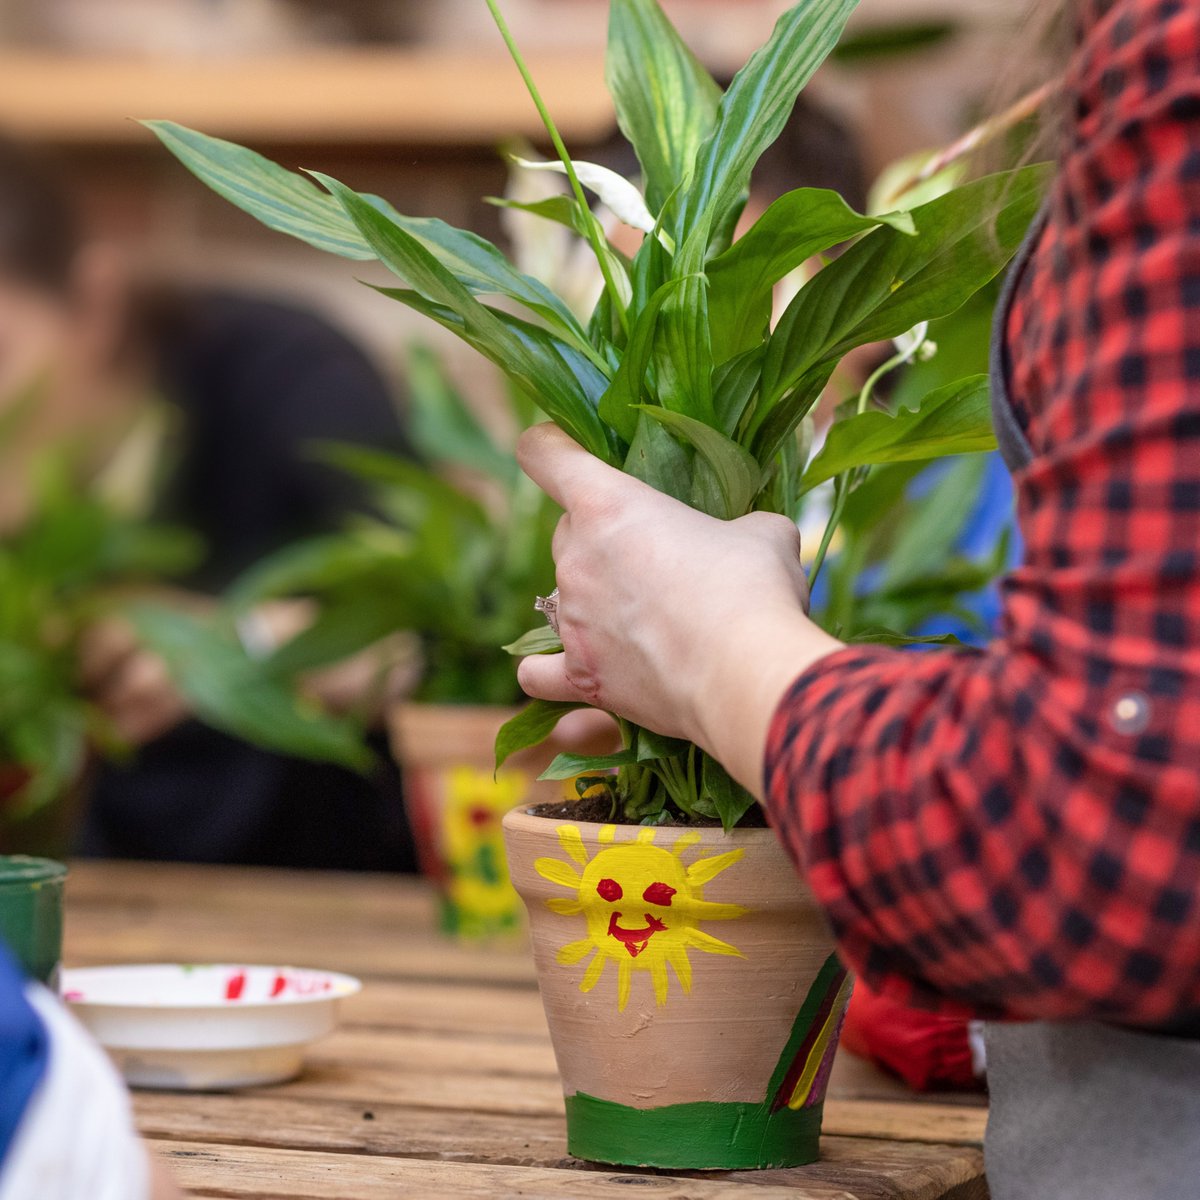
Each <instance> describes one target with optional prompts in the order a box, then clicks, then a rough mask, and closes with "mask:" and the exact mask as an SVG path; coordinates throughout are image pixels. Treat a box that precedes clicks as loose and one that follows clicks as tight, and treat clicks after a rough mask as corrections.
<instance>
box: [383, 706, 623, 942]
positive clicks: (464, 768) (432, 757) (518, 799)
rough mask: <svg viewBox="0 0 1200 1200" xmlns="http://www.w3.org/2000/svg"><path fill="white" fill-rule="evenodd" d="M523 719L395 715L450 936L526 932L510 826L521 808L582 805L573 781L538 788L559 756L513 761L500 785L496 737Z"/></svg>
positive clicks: (418, 830)
mask: <svg viewBox="0 0 1200 1200" xmlns="http://www.w3.org/2000/svg"><path fill="white" fill-rule="evenodd" d="M516 712H517V710H516V709H514V708H502V707H496V706H491V705H480V706H475V705H452V704H400V705H397V706H395V707H394V708H393V709H392V710H391V711H390V712H389V714H388V730H389V734H390V738H391V744H392V751H393V753H394V754H395V756H396V759H397V761H398V762H399V763H400V765H401V767H402V769H403V773H404V797H405V801H404V802H405V805H406V807H407V809H408V818H409V823H410V825H411V826H412V830H413V836H414V837H415V838H416V841H417V854H418V858H419V860H420V863H421V869H422V871H423V872H424V874H425V875H426V877H427V878H429V879H431V880H433V881H434V883H435V884H436V885H437V887H438V892H439V897H440V900H441V921H442V927H443V929H445V930H446V932H448V933H456V934H461V935H463V936H465V937H488V936H491V935H493V934H497V933H503V932H506V931H509V930H513V929H516V928H519V927H520V925H521V903H520V900H519V898H518V896H517V894H516V892H514V891H513V889H512V884H511V883H510V882H509V878H508V867H507V865H506V863H505V860H504V838H503V833H502V831H501V827H500V822H501V819H502V818H503V816H504V814H505V813H506V812H508V811H509V809H511V808H513V807H514V806H515V805H522V804H523V805H529V804H541V803H547V802H553V801H555V800H560V799H564V798H565V799H574V798H575V794H576V793H575V790H574V781H573V780H567V781H565V782H557V783H552V782H544V783H539V782H538V779H537V777H538V775H539V774H540V773H541V772H542V771H543V770H544V769H545V767H546V766H548V765H549V762H550V760H551V759H552V758H553V757H554V751H553V750H552V749H546V748H541V747H538V748H536V749H534V750H531V751H525V752H523V753H522V754H519V755H514V756H513V758H512V759H510V760H509V762H508V763H506V764H505V766H504V767H503V768H502V769H501V770H500V771H499V772H498V773H496V774H495V776H494V777H493V772H495V764H496V756H495V751H494V745H495V741H496V733H497V732H498V730H499V729H500V726H501V725H503V724H504V722H505V721H507V720H508V719H509V718H510V717H512V716H513V715H514V714H515V713H516ZM609 748H610V747H609V746H608V745H607V744H606V745H604V746H603V747H601V749H602V750H607V749H609Z"/></svg>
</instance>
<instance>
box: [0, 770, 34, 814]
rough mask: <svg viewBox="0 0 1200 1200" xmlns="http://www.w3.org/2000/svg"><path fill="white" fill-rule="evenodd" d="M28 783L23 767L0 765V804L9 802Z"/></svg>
mask: <svg viewBox="0 0 1200 1200" xmlns="http://www.w3.org/2000/svg"><path fill="white" fill-rule="evenodd" d="M28 782H29V772H28V771H27V770H26V769H25V768H24V767H16V766H11V765H5V764H0V804H3V803H4V802H5V801H6V800H11V799H12V798H13V796H15V795H16V794H17V793H18V792H19V791H20V790H21V789H22V788H23V787H24V786H25V785H26V784H27V783H28Z"/></svg>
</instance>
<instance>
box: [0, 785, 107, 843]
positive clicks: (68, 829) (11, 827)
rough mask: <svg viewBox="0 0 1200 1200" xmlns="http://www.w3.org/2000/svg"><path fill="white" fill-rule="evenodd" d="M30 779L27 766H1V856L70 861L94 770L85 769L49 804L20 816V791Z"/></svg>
mask: <svg viewBox="0 0 1200 1200" xmlns="http://www.w3.org/2000/svg"><path fill="white" fill-rule="evenodd" d="M29 779H30V776H29V772H28V771H27V770H26V769H25V768H24V767H20V766H14V765H12V764H0V854H30V855H33V856H35V857H40V858H53V859H61V858H67V857H68V856H69V855H70V854H71V853H72V851H73V850H74V848H75V838H76V835H77V833H78V832H79V824H80V820H81V819H82V815H83V806H84V803H85V801H86V798H87V793H88V786H89V784H90V782H91V770H90V769H89V767H87V766H85V767H84V768H83V770H81V771H80V772H79V773H78V775H77V776H76V778H75V781H74V783H72V784H71V785H70V786H69V787H67V788H64V789H63V791H62V792H61V793H60V794H59V795H58V796H57V797H55V798H54V799H53V800H51V801H50V802H49V803H48V804H45V805H43V806H42V807H40V808H38V809H37V810H36V811H35V812H32V813H30V814H29V815H27V816H26V815H19V805H20V792H21V790H22V789H23V788H24V787H25V785H26V784H27V783H28V782H29Z"/></svg>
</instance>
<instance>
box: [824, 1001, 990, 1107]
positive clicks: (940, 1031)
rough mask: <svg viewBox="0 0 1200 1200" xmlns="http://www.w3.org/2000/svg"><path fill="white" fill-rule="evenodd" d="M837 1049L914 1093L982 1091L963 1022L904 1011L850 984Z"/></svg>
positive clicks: (925, 1013)
mask: <svg viewBox="0 0 1200 1200" xmlns="http://www.w3.org/2000/svg"><path fill="white" fill-rule="evenodd" d="M842 1046H843V1047H844V1048H845V1049H847V1050H849V1051H850V1053H851V1054H857V1055H858V1056H859V1057H860V1058H865V1059H867V1060H869V1061H870V1062H873V1063H877V1064H878V1065H879V1066H881V1067H884V1068H885V1069H886V1070H888V1071H891V1072H892V1074H894V1075H899V1076H900V1078H901V1079H903V1080H904V1082H905V1083H907V1084H908V1085H909V1086H910V1087H912V1088H915V1089H916V1090H917V1091H919V1092H929V1091H937V1090H939V1089H951V1088H953V1089H972V1090H982V1089H983V1086H984V1084H983V1078H982V1077H981V1076H979V1075H976V1074H975V1069H974V1062H973V1056H972V1053H971V1043H970V1038H969V1035H968V1022H967V1021H966V1020H964V1019H962V1018H959V1017H943V1016H939V1015H938V1014H937V1013H931V1012H925V1011H923V1010H922V1009H919V1008H908V1007H907V1006H905V1005H903V1004H899V1003H897V1002H896V1001H895V1000H889V999H888V998H887V997H886V996H878V995H876V994H875V993H874V992H869V991H867V989H866V988H865V987H864V986H863V984H862V982H861V981H859V982H857V983H856V984H855V985H854V992H853V994H852V995H851V997H850V1006H849V1008H848V1009H847V1011H846V1022H845V1024H844V1025H843V1026H842Z"/></svg>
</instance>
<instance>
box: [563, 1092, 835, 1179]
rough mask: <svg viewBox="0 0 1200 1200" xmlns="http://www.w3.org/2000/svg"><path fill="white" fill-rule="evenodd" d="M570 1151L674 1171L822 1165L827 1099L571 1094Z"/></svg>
mask: <svg viewBox="0 0 1200 1200" xmlns="http://www.w3.org/2000/svg"><path fill="white" fill-rule="evenodd" d="M566 1104H567V1151H568V1153H570V1154H573V1155H574V1156H575V1157H576V1158H586V1159H590V1160H591V1161H592V1162H603V1163H615V1164H619V1165H620V1166H626V1167H669V1168H672V1169H674V1170H724V1171H733V1170H749V1169H752V1168H755V1167H802V1166H804V1165H805V1163H811V1162H816V1160H817V1154H818V1143H819V1139H820V1134H821V1113H822V1111H823V1109H824V1105H823V1104H813V1105H810V1106H809V1107H807V1108H797V1109H792V1108H781V1109H778V1110H777V1111H775V1112H772V1111H771V1109H770V1107H769V1106H768V1105H765V1104H737V1103H730V1102H724V1103H718V1102H716V1101H711V1100H705V1101H699V1102H697V1103H693V1104H668V1105H665V1106H664V1107H662V1108H648V1109H640V1108H629V1107H627V1106H626V1105H624V1104H616V1103H614V1102H613V1101H611V1100H598V1099H597V1098H596V1097H595V1096H588V1095H586V1094H585V1093H583V1092H577V1093H576V1094H575V1095H574V1096H568V1097H567V1098H566Z"/></svg>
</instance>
